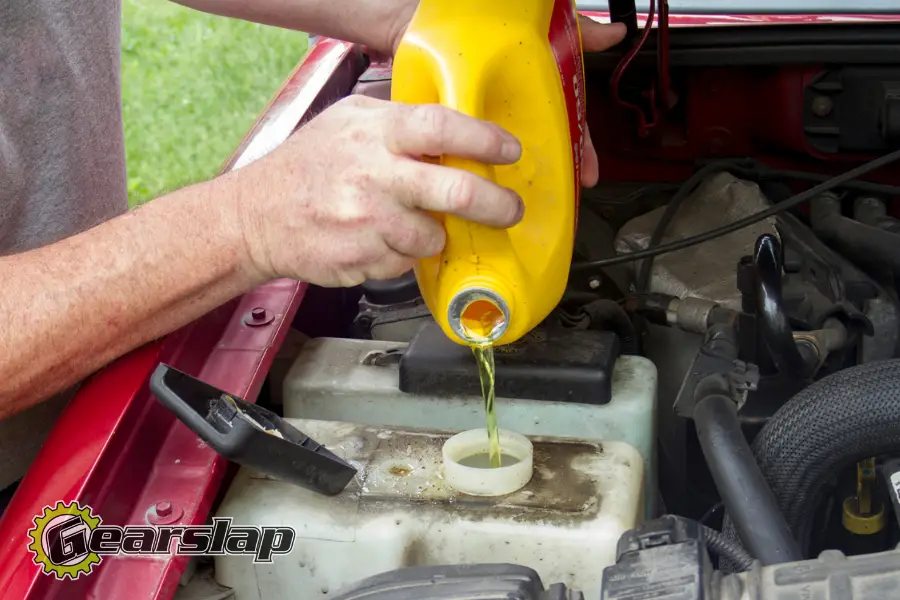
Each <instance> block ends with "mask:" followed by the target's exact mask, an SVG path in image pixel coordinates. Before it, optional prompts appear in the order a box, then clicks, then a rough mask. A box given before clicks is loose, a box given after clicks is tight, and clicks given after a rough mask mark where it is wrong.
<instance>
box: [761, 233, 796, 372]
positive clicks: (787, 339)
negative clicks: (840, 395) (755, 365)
mask: <svg viewBox="0 0 900 600" xmlns="http://www.w3.org/2000/svg"><path fill="white" fill-rule="evenodd" d="M753 264H754V267H755V271H756V282H755V287H756V316H757V319H758V321H759V332H760V335H761V336H762V340H763V343H764V344H765V346H766V349H767V350H768V351H769V354H770V355H771V356H772V362H774V363H775V367H776V368H777V369H778V371H779V372H781V373H784V374H786V375H790V376H792V377H796V378H799V379H806V378H807V376H808V374H809V371H810V369H809V365H807V364H806V361H804V360H803V356H802V355H801V354H800V351H799V350H798V349H797V343H796V342H795V341H794V332H793V329H792V328H791V324H790V322H789V321H788V316H787V313H786V312H785V310H784V301H783V300H782V294H781V269H782V255H781V244H779V243H778V240H777V239H776V238H775V236H774V235H770V234H763V235H761V236H759V239H757V240H756V248H755V249H754V251H753Z"/></svg>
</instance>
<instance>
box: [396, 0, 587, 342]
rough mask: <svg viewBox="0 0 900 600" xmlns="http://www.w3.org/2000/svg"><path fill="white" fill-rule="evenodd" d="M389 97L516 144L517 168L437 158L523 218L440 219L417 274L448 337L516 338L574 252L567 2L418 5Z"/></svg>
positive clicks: (579, 110) (579, 109) (576, 98)
mask: <svg viewBox="0 0 900 600" xmlns="http://www.w3.org/2000/svg"><path fill="white" fill-rule="evenodd" d="M391 99H392V100H395V101H398V102H405V103H410V104H431V103H439V104H442V105H444V106H447V107H450V108H452V109H455V110H458V111H460V112H462V113H464V114H467V115H470V116H473V117H477V118H479V119H482V120H486V121H491V122H494V123H497V124H498V125H500V126H501V127H503V128H505V129H506V130H507V131H509V132H510V133H512V134H513V135H515V136H516V137H517V138H518V139H519V141H520V142H521V144H522V157H521V159H520V160H519V161H518V162H517V163H516V164H514V165H504V166H488V165H483V164H478V163H475V162H472V161H466V160H461V159H458V158H454V157H450V156H444V157H441V158H440V162H441V164H444V165H447V166H451V167H456V168H460V169H465V170H468V171H471V172H473V173H476V174H478V175H481V176H483V177H486V178H488V179H491V180H493V181H495V182H496V183H498V184H499V185H502V186H505V187H508V188H510V189H512V190H515V191H516V192H517V193H518V194H519V195H520V196H521V198H522V200H523V202H524V204H525V216H524V218H523V219H522V221H521V222H520V223H518V224H517V225H515V226H514V227H512V228H510V229H497V228H492V227H488V226H484V225H479V224H476V223H473V222H469V221H465V220H462V219H459V218H457V217H454V216H450V215H436V216H437V218H439V219H441V220H442V221H443V223H444V226H445V229H446V231H447V243H446V246H445V248H444V250H443V252H442V253H441V254H439V255H437V256H433V257H431V258H427V259H424V260H421V261H420V262H419V263H418V265H417V266H416V269H415V272H416V279H417V281H418V283H419V287H420V289H421V290H422V296H423V298H424V299H425V302H426V304H427V305H428V308H429V309H430V310H431V312H432V314H433V315H434V317H435V319H436V320H437V322H438V323H439V324H440V326H441V328H442V329H443V330H444V332H445V333H446V334H447V336H448V337H450V339H452V340H454V341H456V342H457V343H461V344H462V343H467V342H471V341H482V340H486V341H491V342H494V343H496V344H508V343H511V342H515V341H517V340H518V339H519V338H521V337H522V336H523V335H524V334H525V333H527V332H528V331H530V330H531V329H532V328H533V327H534V326H535V325H537V324H538V323H539V322H540V321H542V320H543V319H544V318H545V317H546V316H547V315H548V314H549V313H550V311H551V310H552V309H553V307H554V306H556V304H557V303H558V302H559V300H560V299H561V297H562V294H563V291H564V289H565V285H566V279H567V277H568V272H569V263H570V261H571V257H572V244H573V239H574V231H575V224H576V223H575V222H576V215H577V208H578V202H579V193H580V189H581V188H580V185H579V182H580V178H581V171H580V169H581V156H582V151H583V143H584V134H583V132H584V127H585V123H584V69H583V66H582V55H581V37H580V31H579V28H578V18H577V13H576V11H575V5H574V3H573V2H572V0H493V1H491V2H484V1H482V0H454V1H452V2H448V1H446V0H421V1H420V2H419V5H418V9H417V11H416V13H415V15H414V16H413V18H412V21H411V22H410V25H409V28H408V29H407V31H406V34H405V36H404V38H403V40H402V41H401V43H400V46H399V48H398V50H397V53H396V56H395V58H394V65H393V83H392V91H391Z"/></svg>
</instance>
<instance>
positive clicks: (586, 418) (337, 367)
mask: <svg viewBox="0 0 900 600" xmlns="http://www.w3.org/2000/svg"><path fill="white" fill-rule="evenodd" d="M405 347H406V344H405V343H402V342H382V341H370V340H353V339H337V338H317V339H312V340H309V341H307V342H306V344H305V345H304V346H303V349H302V350H301V352H300V355H299V356H298V357H297V359H296V361H295V362H294V365H293V367H292V368H291V369H290V371H289V373H288V375H287V377H286V379H285V382H284V388H283V396H284V415H285V416H286V417H293V418H308V419H321V420H333V421H347V422H352V423H360V424H365V425H383V426H388V427H415V428H423V429H430V428H434V427H440V428H441V429H445V430H449V431H464V430H467V429H477V428H482V427H484V422H485V421H484V419H485V416H484V403H483V401H482V399H481V397H480V396H465V397H462V396H451V397H441V396H423V395H417V394H407V393H404V392H401V391H400V388H399V367H398V361H397V354H396V353H397V351H398V350H402V349H403V348H405ZM496 410H497V417H498V419H499V423H500V427H501V428H503V429H507V430H510V431H514V432H516V433H519V434H522V435H526V436H535V435H538V436H554V437H566V438H576V439H581V440H584V441H591V442H601V443H603V442H610V441H621V442H626V443H628V444H630V445H632V446H634V447H635V448H636V449H637V450H638V452H639V453H640V455H641V457H642V458H643V461H644V472H645V473H646V476H645V489H644V498H645V506H646V511H647V512H646V513H645V514H646V515H648V516H649V514H650V513H651V511H652V507H653V504H654V501H655V499H656V445H655V435H654V431H655V425H654V424H655V418H656V417H655V415H656V367H655V366H654V365H653V363H652V362H650V361H649V360H647V359H646V358H643V357H639V356H622V357H620V358H619V359H618V361H617V362H616V365H615V368H614V369H613V374H612V398H611V400H610V402H608V403H606V404H575V403H565V402H547V401H540V400H520V399H515V398H497V401H496Z"/></svg>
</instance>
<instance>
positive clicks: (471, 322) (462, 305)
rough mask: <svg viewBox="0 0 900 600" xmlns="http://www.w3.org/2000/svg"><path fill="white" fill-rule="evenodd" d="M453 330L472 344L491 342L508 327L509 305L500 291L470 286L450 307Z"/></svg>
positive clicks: (501, 335)
mask: <svg viewBox="0 0 900 600" xmlns="http://www.w3.org/2000/svg"><path fill="white" fill-rule="evenodd" d="M447 317H448V321H449V324H450V329H452V330H453V333H455V334H456V335H457V336H459V338H460V339H462V340H463V341H464V342H466V343H469V344H490V343H493V342H496V341H497V340H498V339H500V338H501V337H503V335H504V334H505V333H506V330H507V329H509V305H508V304H507V303H506V301H505V300H504V299H503V297H502V296H501V295H500V294H498V293H497V292H495V291H493V290H490V289H488V288H483V287H471V288H467V289H464V290H462V291H460V292H457V294H456V295H455V296H453V298H452V299H451V300H450V305H449V308H448V315H447Z"/></svg>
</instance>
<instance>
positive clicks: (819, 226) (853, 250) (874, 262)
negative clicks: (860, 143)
mask: <svg viewBox="0 0 900 600" xmlns="http://www.w3.org/2000/svg"><path fill="white" fill-rule="evenodd" d="M809 216H810V227H811V228H812V230H813V231H814V232H815V233H816V235H818V236H819V237H820V238H822V239H823V240H824V241H826V242H829V243H831V245H833V246H836V248H837V249H838V250H840V252H841V253H842V254H844V255H846V256H847V257H848V258H849V259H850V260H852V261H853V262H855V263H857V264H859V265H864V266H870V267H878V266H884V267H887V268H889V269H890V270H891V271H892V272H893V273H895V274H898V275H900V235H898V234H896V233H893V232H891V231H886V230H884V229H881V228H878V227H873V226H871V225H865V224H864V223H860V222H859V221H854V220H853V219H849V218H847V217H845V216H843V215H842V214H841V201H840V199H839V198H838V197H837V196H835V195H834V194H832V193H825V194H822V195H821V196H819V197H818V198H817V199H816V202H814V203H812V204H811V205H810V215H809Z"/></svg>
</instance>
